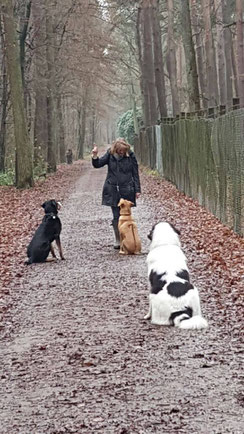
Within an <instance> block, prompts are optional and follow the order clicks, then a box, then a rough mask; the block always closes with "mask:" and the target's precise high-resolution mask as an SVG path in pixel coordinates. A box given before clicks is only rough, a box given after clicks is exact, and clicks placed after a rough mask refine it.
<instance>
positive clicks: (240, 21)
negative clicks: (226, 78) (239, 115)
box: [236, 0, 244, 107]
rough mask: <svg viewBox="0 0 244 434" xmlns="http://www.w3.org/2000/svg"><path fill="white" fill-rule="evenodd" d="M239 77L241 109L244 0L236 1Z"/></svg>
mask: <svg viewBox="0 0 244 434" xmlns="http://www.w3.org/2000/svg"><path fill="white" fill-rule="evenodd" d="M236 21H237V26H236V27H237V77H238V97H239V99H240V107H244V50H243V0H236Z"/></svg>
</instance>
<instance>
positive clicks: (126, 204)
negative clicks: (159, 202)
mask: <svg viewBox="0 0 244 434" xmlns="http://www.w3.org/2000/svg"><path fill="white" fill-rule="evenodd" d="M133 205H134V203H133V202H131V201H130V200H126V199H120V201H119V203H118V206H119V207H120V214H121V215H123V214H124V215H125V214H131V207H132V206H133Z"/></svg>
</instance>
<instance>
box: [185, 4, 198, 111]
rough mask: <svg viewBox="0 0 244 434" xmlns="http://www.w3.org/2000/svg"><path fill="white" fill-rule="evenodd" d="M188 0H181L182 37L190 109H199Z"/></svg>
mask: <svg viewBox="0 0 244 434" xmlns="http://www.w3.org/2000/svg"><path fill="white" fill-rule="evenodd" d="M189 1H190V0H181V8H182V10H181V12H182V37H183V45H184V51H185V61H186V75H187V84H188V95H189V108H190V111H196V110H200V96H199V87H198V76H197V63H196V54H195V49H194V44H193V38H192V25H191V16H190V6H189Z"/></svg>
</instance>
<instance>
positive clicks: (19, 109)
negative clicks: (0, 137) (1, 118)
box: [2, 0, 33, 188]
mask: <svg viewBox="0 0 244 434" xmlns="http://www.w3.org/2000/svg"><path fill="white" fill-rule="evenodd" d="M2 4H3V6H2V12H3V21H4V30H5V46H6V57H7V68H8V76H9V85H10V94H11V102H12V109H13V119H14V135H15V144H16V186H17V187H18V188H27V187H31V186H32V185H33V164H32V148H31V143H30V139H29V136H28V130H27V124H26V118H25V108H24V92H23V84H22V78H21V68H20V57H19V50H18V43H17V38H16V28H15V23H14V15H13V6H12V0H4V1H3V0H2Z"/></svg>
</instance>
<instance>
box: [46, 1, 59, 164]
mask: <svg viewBox="0 0 244 434" xmlns="http://www.w3.org/2000/svg"><path fill="white" fill-rule="evenodd" d="M53 50H54V38H53V23H52V16H51V10H49V8H48V0H46V58H47V127H48V128H47V131H48V148H47V170H48V172H55V171H56V170H57V163H56V156H57V148H56V104H55V97H56V95H55V93H54V89H55V70H54V52H53Z"/></svg>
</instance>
